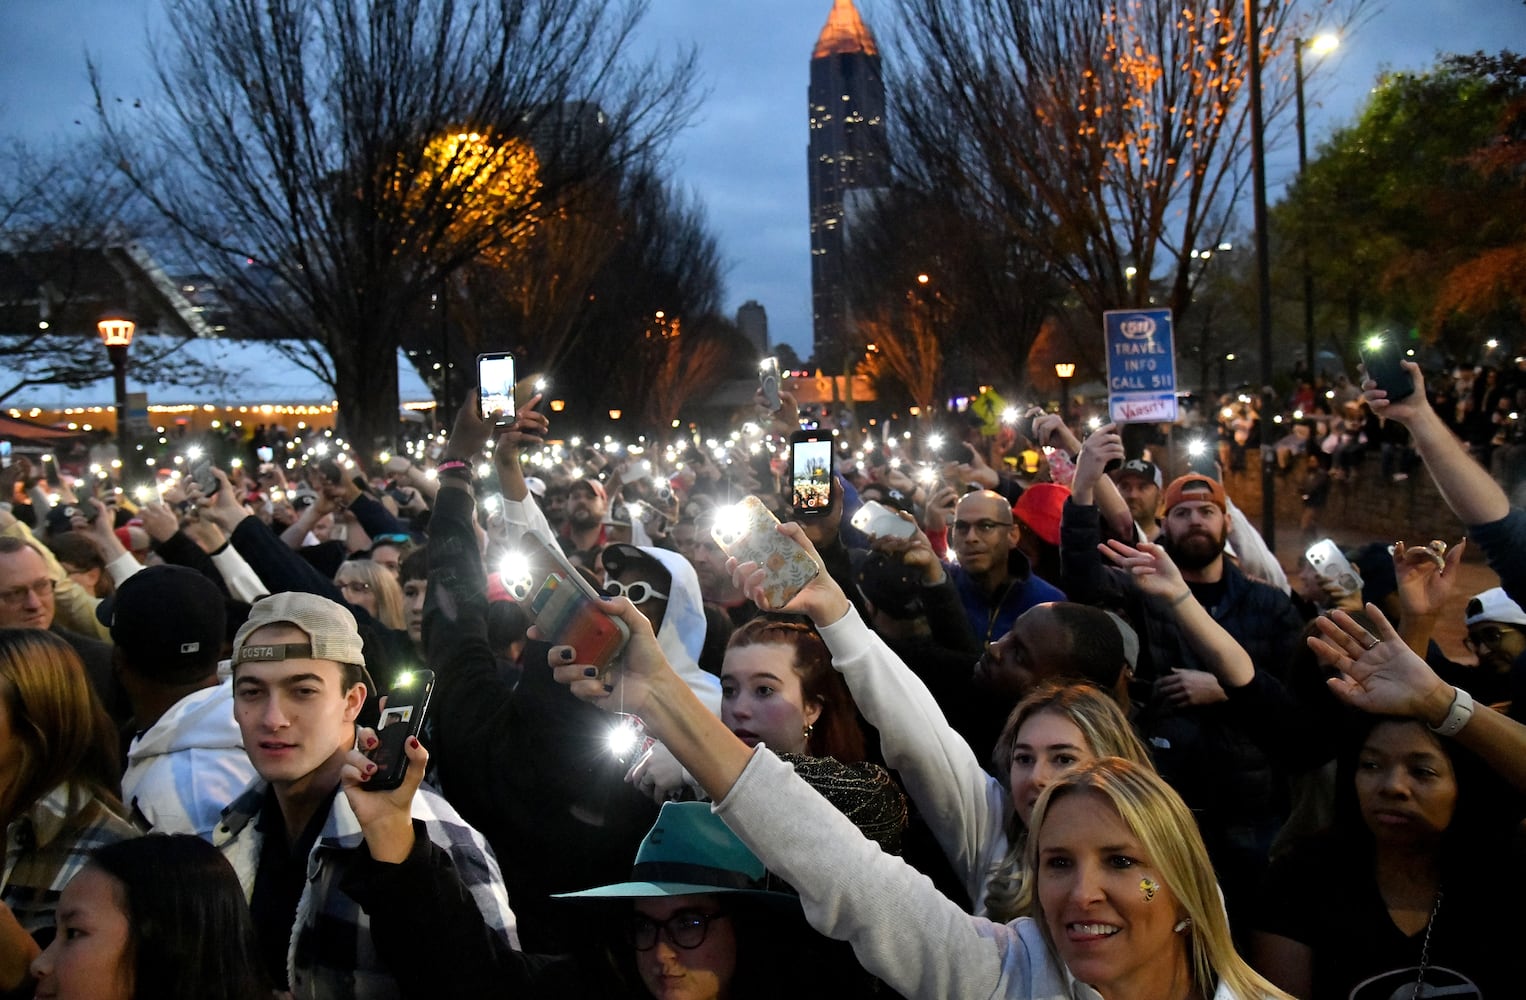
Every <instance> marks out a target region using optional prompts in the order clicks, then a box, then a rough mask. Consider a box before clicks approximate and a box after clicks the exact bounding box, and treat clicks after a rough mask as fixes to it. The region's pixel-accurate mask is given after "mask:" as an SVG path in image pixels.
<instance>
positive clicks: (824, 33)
mask: <svg viewBox="0 0 1526 1000" xmlns="http://www.w3.org/2000/svg"><path fill="white" fill-rule="evenodd" d="M852 52H862V53H863V54H864V55H866V56H877V55H879V53H880V50H879V46H878V45H877V44H875V41H874V32H872V31H870V30H869V26H868V25H867V24H865V23H864V19H863V18H862V17H860V16H859V14H858V8H857V7H855V6H853V0H836V2H835V3H833V4H832V13H831V14H829V15H827V23H826V26H825V27H823V28H822V29H821V35H820V36H819V37H817V39H816V51H815V52H813V53H811V58H812V59H823V58H825V57H827V56H839V55H847V54H849V53H852Z"/></svg>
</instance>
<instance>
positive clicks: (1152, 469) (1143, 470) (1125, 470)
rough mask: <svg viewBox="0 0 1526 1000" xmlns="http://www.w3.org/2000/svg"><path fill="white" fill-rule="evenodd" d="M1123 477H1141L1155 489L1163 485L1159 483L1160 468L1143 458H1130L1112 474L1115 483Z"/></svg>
mask: <svg viewBox="0 0 1526 1000" xmlns="http://www.w3.org/2000/svg"><path fill="white" fill-rule="evenodd" d="M1124 476H1143V477H1144V478H1146V479H1148V480H1150V482H1152V483H1154V484H1155V488H1156V489H1160V488H1161V487H1162V486H1163V485H1165V484H1164V483H1163V482H1162V481H1161V475H1160V466H1158V465H1156V464H1155V463H1154V462H1151V461H1148V460H1147V459H1143V458H1131V459H1129V460H1128V461H1127V462H1124V463H1123V465H1122V466H1120V467H1119V469H1118V471H1117V472H1115V473H1113V479H1114V480H1115V481H1116V480H1119V479H1122V478H1123V477H1124Z"/></svg>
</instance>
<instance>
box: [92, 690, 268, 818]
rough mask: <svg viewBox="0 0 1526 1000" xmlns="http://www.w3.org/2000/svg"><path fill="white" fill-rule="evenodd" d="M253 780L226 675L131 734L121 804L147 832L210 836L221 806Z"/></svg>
mask: <svg viewBox="0 0 1526 1000" xmlns="http://www.w3.org/2000/svg"><path fill="white" fill-rule="evenodd" d="M254 778H255V773H254V765H253V764H251V763H249V755H248V754H246V753H244V740H243V736H242V734H240V733H239V729H238V723H237V722H236V721H234V718H233V682H232V681H231V680H227V681H224V682H223V683H222V684H219V685H218V686H217V687H214V688H206V689H205V690H202V691H197V692H195V693H194V694H188V695H186V696H185V697H184V698H181V699H180V700H179V701H177V702H175V704H174V705H173V706H172V707H171V708H170V710H169V711H168V712H165V713H164V715H162V716H160V718H159V721H158V722H155V723H154V724H153V725H152V726H150V727H149V728H148V729H147V730H145V731H144V732H142V733H139V734H138V736H137V737H135V738H134V739H133V741H132V746H130V747H129V748H128V750H127V772H126V773H125V774H123V775H122V801H123V802H124V803H126V805H127V806H128V808H129V809H131V810H132V811H133V814H134V818H135V819H136V818H137V817H139V816H141V817H142V819H143V820H146V821H147V822H148V824H149V827H150V829H152V830H153V832H155V833H194V834H195V835H196V836H198V837H200V838H202V839H203V840H208V841H210V840H211V837H212V831H213V829H214V828H215V827H216V826H217V824H218V822H219V818H220V816H221V814H222V810H223V808H224V807H225V806H227V805H228V803H230V802H232V801H233V800H234V799H236V798H238V796H239V793H240V792H242V791H243V790H244V789H245V788H246V787H248V786H249V784H250V782H252V781H253V780H254Z"/></svg>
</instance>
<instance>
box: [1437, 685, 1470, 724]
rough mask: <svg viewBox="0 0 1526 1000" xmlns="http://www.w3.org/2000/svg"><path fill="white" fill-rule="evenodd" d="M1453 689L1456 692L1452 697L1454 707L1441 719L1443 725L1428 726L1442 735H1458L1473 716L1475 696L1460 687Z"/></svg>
mask: <svg viewBox="0 0 1526 1000" xmlns="http://www.w3.org/2000/svg"><path fill="white" fill-rule="evenodd" d="M1452 690H1453V691H1455V692H1456V694H1455V695H1454V696H1453V697H1452V707H1451V708H1449V709H1448V710H1447V717H1446V718H1445V719H1442V720H1441V725H1439V726H1429V727H1427V728H1429V729H1430V731H1431V732H1433V733H1438V734H1440V735H1442V736H1456V735H1457V734H1458V733H1459V732H1460V731H1461V730H1462V727H1463V726H1466V725H1467V724H1468V720H1469V719H1471V718H1473V696H1472V695H1470V694H1468V692H1466V691H1464V690H1463V689H1462V688H1460V687H1454V688H1452Z"/></svg>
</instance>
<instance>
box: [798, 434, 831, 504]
mask: <svg viewBox="0 0 1526 1000" xmlns="http://www.w3.org/2000/svg"><path fill="white" fill-rule="evenodd" d="M832 448H833V437H832V432H831V431H829V430H826V429H817V430H802V431H796V432H795V433H793V434H791V435H790V439H789V468H790V507H791V508H792V509H793V511H794V515H795V519H796V520H801V519H806V518H813V517H825V516H826V515H827V514H829V513H831V507H832Z"/></svg>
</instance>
